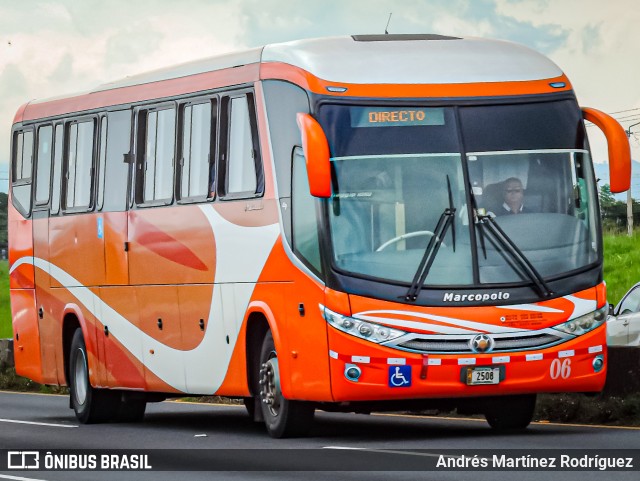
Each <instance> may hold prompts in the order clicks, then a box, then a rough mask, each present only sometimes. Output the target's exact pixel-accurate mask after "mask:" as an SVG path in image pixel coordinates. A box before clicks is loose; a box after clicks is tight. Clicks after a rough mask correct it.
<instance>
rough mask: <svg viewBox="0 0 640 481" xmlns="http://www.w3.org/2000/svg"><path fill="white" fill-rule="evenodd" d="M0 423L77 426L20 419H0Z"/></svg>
mask: <svg viewBox="0 0 640 481" xmlns="http://www.w3.org/2000/svg"><path fill="white" fill-rule="evenodd" d="M0 423H14V424H33V425H34V426H50V427H54V428H77V427H78V426H74V425H71V424H52V423H36V422H33V421H20V420H18V419H0Z"/></svg>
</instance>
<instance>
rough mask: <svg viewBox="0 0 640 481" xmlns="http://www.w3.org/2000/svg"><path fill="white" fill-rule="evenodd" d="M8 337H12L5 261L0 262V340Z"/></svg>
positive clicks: (7, 275) (7, 271)
mask: <svg viewBox="0 0 640 481" xmlns="http://www.w3.org/2000/svg"><path fill="white" fill-rule="evenodd" d="M9 337H13V330H12V329H11V306H10V305H9V267H8V263H7V261H0V339H6V338H9Z"/></svg>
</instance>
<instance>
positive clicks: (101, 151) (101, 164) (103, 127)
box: [98, 117, 107, 210]
mask: <svg viewBox="0 0 640 481" xmlns="http://www.w3.org/2000/svg"><path fill="white" fill-rule="evenodd" d="M106 164H107V118H106V117H102V118H101V119H100V146H99V148H98V209H99V210H101V209H102V206H103V205H104V174H105V171H106Z"/></svg>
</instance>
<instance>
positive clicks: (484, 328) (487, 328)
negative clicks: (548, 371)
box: [353, 310, 528, 334]
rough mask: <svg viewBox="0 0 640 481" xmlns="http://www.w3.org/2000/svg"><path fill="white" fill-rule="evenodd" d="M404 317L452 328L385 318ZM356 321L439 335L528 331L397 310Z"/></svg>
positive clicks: (362, 316)
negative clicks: (445, 324)
mask: <svg viewBox="0 0 640 481" xmlns="http://www.w3.org/2000/svg"><path fill="white" fill-rule="evenodd" d="M394 315H395V316H398V315H400V316H406V317H415V318H418V319H427V320H432V321H438V322H446V323H447V324H453V325H454V326H459V327H453V326H444V325H442V324H434V323H429V322H424V321H405V320H402V319H397V318H392V317H387V316H394ZM353 317H355V318H356V319H362V320H367V321H372V322H377V323H382V324H386V325H387V326H393V327H400V328H402V327H408V328H411V329H419V330H422V331H431V332H437V333H440V334H469V332H489V333H492V334H496V333H502V332H525V331H528V329H519V328H515V327H505V326H496V325H494V324H485V323H483V322H475V321H467V320H464V319H456V318H454V317H444V316H437V315H435V314H425V313H422V312H411V311H397V310H380V311H365V312H359V313H357V314H354V315H353Z"/></svg>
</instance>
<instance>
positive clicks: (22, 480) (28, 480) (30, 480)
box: [0, 474, 44, 481]
mask: <svg viewBox="0 0 640 481" xmlns="http://www.w3.org/2000/svg"><path fill="white" fill-rule="evenodd" d="M0 479H13V480H14V481H44V480H43V479H35V478H20V477H18V476H9V475H8V474H0Z"/></svg>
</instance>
